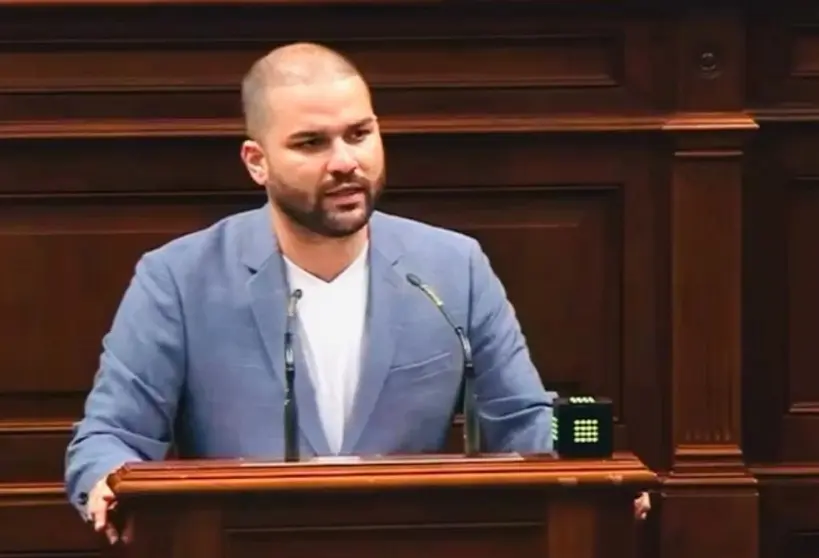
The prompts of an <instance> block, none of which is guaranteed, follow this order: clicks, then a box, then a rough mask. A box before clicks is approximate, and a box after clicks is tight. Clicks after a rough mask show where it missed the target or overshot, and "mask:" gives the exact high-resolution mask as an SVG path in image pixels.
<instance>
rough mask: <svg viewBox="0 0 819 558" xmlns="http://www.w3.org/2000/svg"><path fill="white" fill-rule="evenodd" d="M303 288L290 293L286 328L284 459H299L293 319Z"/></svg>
mask: <svg viewBox="0 0 819 558" xmlns="http://www.w3.org/2000/svg"><path fill="white" fill-rule="evenodd" d="M300 298H301V289H296V290H295V291H293V292H292V293H290V298H289V299H288V301H287V321H286V323H285V329H284V380H285V392H284V460H285V461H298V460H299V411H298V406H297V405H296V389H295V384H296V358H295V355H294V353H293V320H294V318H295V316H296V305H297V304H298V302H299V299H300Z"/></svg>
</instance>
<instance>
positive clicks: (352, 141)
mask: <svg viewBox="0 0 819 558" xmlns="http://www.w3.org/2000/svg"><path fill="white" fill-rule="evenodd" d="M268 95H269V97H268V100H269V103H270V104H269V105H268V106H269V108H268V113H267V114H268V118H267V126H266V128H265V133H264V135H263V137H262V138H260V142H259V143H256V142H251V141H248V142H245V144H244V146H243V148H242V158H243V159H244V161H245V164H246V165H247V167H248V170H249V171H250V174H251V176H252V177H253V178H254V180H256V182H258V183H259V184H261V185H263V186H264V187H265V189H266V190H267V193H268V196H269V197H270V200H271V202H272V203H273V204H274V205H275V206H276V207H277V208H278V209H279V210H280V211H281V212H282V213H283V214H285V215H287V216H288V217H289V218H290V219H291V220H292V221H294V222H295V223H297V224H298V225H301V226H302V227H303V228H305V229H307V230H309V231H312V232H314V233H316V234H319V235H322V236H326V237H344V236H348V235H351V234H353V233H355V232H357V231H359V230H360V229H361V228H362V227H364V226H365V225H366V224H367V222H368V221H369V218H370V215H371V214H372V212H373V209H374V205H375V202H376V200H377V199H378V197H379V195H380V193H381V191H382V189H383V187H384V182H385V170H384V149H383V145H382V143H381V135H380V132H379V128H378V122H377V121H376V118H375V115H374V114H373V108H372V104H371V101H370V95H369V92H368V90H367V86H366V84H365V83H364V81H363V80H362V79H361V78H359V77H350V78H340V79H333V80H327V81H323V82H320V83H315V84H309V85H293V86H286V87H277V88H275V89H273V90H272V91H270V92H269V94H268Z"/></svg>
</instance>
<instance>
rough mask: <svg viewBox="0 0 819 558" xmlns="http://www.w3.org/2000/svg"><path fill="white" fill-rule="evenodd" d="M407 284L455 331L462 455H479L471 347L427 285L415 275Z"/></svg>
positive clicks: (409, 276)
mask: <svg viewBox="0 0 819 558" xmlns="http://www.w3.org/2000/svg"><path fill="white" fill-rule="evenodd" d="M406 279H407V282H408V283H409V284H410V285H412V286H413V287H415V288H417V289H419V290H420V291H421V292H423V293H424V294H425V295H426V296H427V298H428V299H430V300H431V301H432V303H433V304H434V305H435V307H436V308H438V311H439V312H440V313H441V315H442V316H443V317H444V319H445V320H446V321H447V323H448V324H449V325H450V327H451V328H452V329H453V330H454V331H455V335H456V336H457V337H458V341H460V343H461V352H462V353H463V414H464V453H465V454H466V455H468V456H473V455H477V454H479V453H480V430H479V426H480V425H479V424H478V416H477V413H476V409H475V368H474V366H473V364H472V346H471V345H470V343H469V339H467V337H466V334H465V333H464V330H463V328H462V327H460V326H458V325H456V324H455V322H454V321H453V320H452V317H451V316H450V315H449V312H447V311H446V308H444V302H443V301H442V300H441V299H440V298H438V295H436V294H435V291H433V290H432V289H431V288H430V287H429V286H428V285H426V284H425V283H423V282H422V281H421V279H419V278H418V276H417V275H414V274H412V273H408V274H407V275H406Z"/></svg>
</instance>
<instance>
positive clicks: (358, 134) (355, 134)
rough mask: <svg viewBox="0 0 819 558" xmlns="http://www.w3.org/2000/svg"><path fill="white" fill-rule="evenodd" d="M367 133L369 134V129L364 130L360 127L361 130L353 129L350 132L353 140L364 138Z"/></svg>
mask: <svg viewBox="0 0 819 558" xmlns="http://www.w3.org/2000/svg"><path fill="white" fill-rule="evenodd" d="M368 135H370V130H366V129H362V130H355V131H354V132H353V133H352V136H353V139H354V140H363V139H364V138H366V137H367V136H368Z"/></svg>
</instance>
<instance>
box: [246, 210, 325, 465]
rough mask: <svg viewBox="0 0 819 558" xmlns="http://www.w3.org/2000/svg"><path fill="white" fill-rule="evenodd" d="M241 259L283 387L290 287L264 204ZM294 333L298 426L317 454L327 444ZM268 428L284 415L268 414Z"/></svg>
mask: <svg viewBox="0 0 819 558" xmlns="http://www.w3.org/2000/svg"><path fill="white" fill-rule="evenodd" d="M244 247H245V249H244V253H243V260H244V262H245V264H246V265H247V266H248V268H249V269H250V271H251V274H252V275H251V277H250V279H249V281H248V294H249V297H250V308H251V311H252V312H253V317H254V320H255V322H256V326H257V328H258V330H259V335H260V337H261V340H262V343H263V345H264V348H265V351H266V353H267V356H268V358H269V359H270V367H271V369H272V371H273V373H274V374H275V375H276V377H277V378H278V379H279V381H281V384H282V389H284V386H285V385H286V384H285V376H284V332H285V327H286V322H287V303H288V298H289V287H288V284H287V274H286V271H285V267H284V260H283V259H282V257H281V255H280V254H279V250H278V243H277V242H276V237H275V233H274V232H273V227H272V226H271V221H270V208H269V206H267V205H265V206H264V207H263V208H261V209H259V210H258V214H256V215H253V216H252V217H251V226H250V227H248V230H247V231H246V238H245V241H244ZM293 327H294V331H296V335H295V343H294V352H295V357H296V363H295V364H296V386H295V387H296V401H297V405H298V410H299V413H298V416H299V427H300V429H301V432H302V434H303V435H304V437H305V439H306V440H307V441H308V442H309V444H310V445H311V446H312V449H313V451H314V452H315V453H316V454H319V455H323V454H327V453H329V445H328V443H327V439H326V437H325V435H324V429H323V428H322V425H321V421H320V418H319V414H318V408H317V407H316V395H315V388H314V387H313V383H312V382H311V381H310V376H309V372H308V370H307V366H306V360H305V358H304V352H303V351H302V350H301V343H300V341H299V338H298V329H297V327H296V324H294V325H293ZM270 421H271V427H274V425H277V424H278V425H281V427H282V428H283V424H284V418H283V416H282V417H270Z"/></svg>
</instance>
